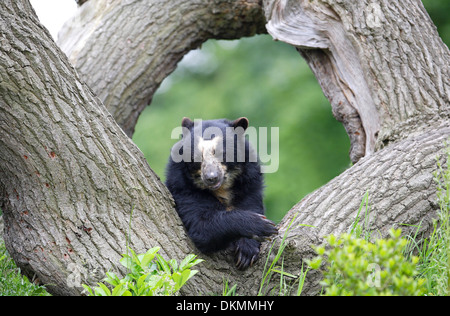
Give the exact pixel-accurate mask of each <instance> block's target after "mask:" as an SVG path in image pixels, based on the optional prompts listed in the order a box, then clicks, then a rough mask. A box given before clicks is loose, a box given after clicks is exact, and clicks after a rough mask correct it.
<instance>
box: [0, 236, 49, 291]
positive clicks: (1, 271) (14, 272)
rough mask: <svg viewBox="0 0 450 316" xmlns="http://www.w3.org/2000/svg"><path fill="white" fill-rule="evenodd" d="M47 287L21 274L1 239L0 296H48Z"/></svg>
mask: <svg viewBox="0 0 450 316" xmlns="http://www.w3.org/2000/svg"><path fill="white" fill-rule="evenodd" d="M48 295H50V294H48V293H47V292H46V291H45V287H43V286H38V285H36V284H34V283H32V282H30V281H29V280H28V278H27V277H25V276H23V275H21V274H20V269H19V268H17V266H16V264H15V263H14V261H13V260H12V259H11V257H10V256H9V254H8V252H7V250H6V247H5V243H4V242H3V240H2V239H0V296H48Z"/></svg>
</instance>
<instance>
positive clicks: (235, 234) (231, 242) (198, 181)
mask: <svg viewBox="0 0 450 316" xmlns="http://www.w3.org/2000/svg"><path fill="white" fill-rule="evenodd" d="M181 126H182V131H183V135H182V138H181V140H180V141H179V142H177V143H176V144H175V145H174V146H173V148H172V151H171V155H170V158H169V162H168V165H167V170H166V172H167V180H166V185H167V187H168V189H169V191H170V192H171V193H172V195H173V198H174V199H175V203H176V210H177V212H178V214H179V216H180V218H181V220H182V222H183V224H184V226H185V227H186V230H187V232H188V235H189V237H190V238H191V239H192V241H193V242H194V244H195V246H196V247H197V248H198V249H199V250H200V251H201V252H203V253H206V254H207V253H213V252H217V251H220V250H224V249H229V248H231V247H233V248H234V253H235V264H236V267H237V268H238V269H246V268H247V267H249V266H251V265H252V264H253V263H254V262H255V261H256V260H257V258H258V254H259V251H260V249H259V248H260V245H261V244H260V241H263V240H266V239H268V237H269V236H271V235H273V234H275V233H277V229H276V227H275V224H274V223H272V222H271V221H270V220H268V219H267V218H266V217H265V216H264V205H263V196H262V194H263V176H262V174H261V170H260V164H259V162H258V159H257V156H256V154H255V152H254V150H253V149H252V148H251V147H250V144H249V142H248V140H246V138H245V135H244V131H245V130H246V129H247V127H248V119H247V118H245V117H242V118H239V119H237V120H235V121H228V120H225V119H220V120H210V121H201V120H198V121H197V120H195V122H193V121H192V120H190V119H188V118H183V121H182V123H181Z"/></svg>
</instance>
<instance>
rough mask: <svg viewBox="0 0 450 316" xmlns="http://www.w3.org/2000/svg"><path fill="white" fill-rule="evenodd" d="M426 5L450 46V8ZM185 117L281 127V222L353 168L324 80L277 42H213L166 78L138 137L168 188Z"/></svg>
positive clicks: (270, 187) (272, 179)
mask: <svg viewBox="0 0 450 316" xmlns="http://www.w3.org/2000/svg"><path fill="white" fill-rule="evenodd" d="M423 3H424V4H425V6H426V8H427V10H428V12H429V13H430V16H431V17H432V18H433V21H435V23H436V24H437V26H438V31H439V32H440V35H441V37H442V38H443V39H444V41H445V42H446V43H447V45H448V43H449V40H450V18H449V15H450V1H448V0H424V1H423ZM184 116H187V117H190V118H191V119H195V118H197V119H204V120H207V119H216V118H228V119H236V118H238V117H240V116H246V117H247V118H248V119H249V121H250V125H251V126H254V127H256V128H258V127H268V128H269V130H270V127H279V136H280V137H279V168H278V171H277V172H275V173H269V174H265V183H266V190H265V199H264V203H265V205H266V214H267V216H268V217H269V218H270V219H272V220H274V221H276V222H278V221H279V220H281V219H282V217H283V216H284V214H285V213H286V212H287V211H288V210H289V209H290V208H291V207H292V206H293V205H294V204H295V203H297V202H298V201H300V200H301V199H302V198H303V197H304V196H305V195H307V194H308V193H310V192H312V191H314V190H315V189H317V188H318V187H320V186H322V185H324V184H325V183H327V182H328V181H329V180H331V179H332V178H333V177H335V176H337V175H339V174H340V173H341V172H342V171H344V170H345V169H346V168H348V167H349V165H350V160H349V157H348V151H349V146H350V143H349V140H348V137H347V134H346V133H345V130H344V127H343V126H342V124H340V123H339V122H337V121H336V120H335V119H334V117H333V116H332V114H331V107H330V104H329V102H328V100H327V99H326V98H325V97H324V95H323V93H322V90H321V89H320V86H319V84H318V83H317V80H316V79H315V77H314V76H313V74H312V73H311V71H310V69H309V68H308V66H307V64H306V63H305V61H304V60H303V59H302V58H301V57H300V55H299V54H298V53H297V51H296V50H295V49H294V48H293V47H291V46H289V45H287V44H284V43H281V42H274V41H273V40H272V38H271V37H270V36H269V35H259V36H255V37H252V38H246V39H241V40H238V41H213V40H210V41H208V42H206V43H205V44H204V45H203V47H202V48H201V49H200V50H196V51H194V52H191V53H190V54H188V55H187V56H185V58H184V59H183V61H182V62H181V63H180V64H179V66H178V67H177V69H176V71H175V72H174V73H172V74H171V75H170V76H169V77H168V78H166V79H165V81H164V82H163V84H162V85H161V87H160V88H159V90H158V91H157V93H156V94H155V96H154V98H153V101H152V104H151V106H150V107H147V109H146V110H145V111H144V112H143V113H142V114H141V116H140V118H139V121H138V124H137V126H136V132H135V134H134V136H133V140H134V142H135V143H136V144H137V145H138V146H139V148H140V149H141V150H142V151H143V153H144V155H145V157H146V158H147V160H148V162H149V165H150V166H151V167H152V169H153V170H154V171H155V172H156V173H157V174H158V175H159V176H160V177H161V179H162V180H163V181H164V180H165V165H166V163H167V159H168V157H169V154H170V148H171V147H172V145H173V144H174V143H175V142H176V140H174V139H171V138H170V135H171V132H172V129H173V128H174V127H176V126H179V125H180V123H181V119H182V118H183V117H184ZM269 140H270V134H269ZM269 149H270V145H269Z"/></svg>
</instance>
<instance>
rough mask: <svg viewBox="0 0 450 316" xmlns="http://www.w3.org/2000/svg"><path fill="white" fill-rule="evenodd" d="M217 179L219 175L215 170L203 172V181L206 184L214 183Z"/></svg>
mask: <svg viewBox="0 0 450 316" xmlns="http://www.w3.org/2000/svg"><path fill="white" fill-rule="evenodd" d="M218 181H219V175H218V174H217V172H215V171H210V172H207V173H206V174H205V182H206V184H208V185H214V184H216V183H217V182H218Z"/></svg>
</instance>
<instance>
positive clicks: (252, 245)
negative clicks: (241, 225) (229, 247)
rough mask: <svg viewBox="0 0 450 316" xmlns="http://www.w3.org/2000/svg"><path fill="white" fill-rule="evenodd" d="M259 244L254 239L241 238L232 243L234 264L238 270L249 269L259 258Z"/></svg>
mask: <svg viewBox="0 0 450 316" xmlns="http://www.w3.org/2000/svg"><path fill="white" fill-rule="evenodd" d="M260 246H261V243H260V242H259V241H257V240H255V239H248V238H241V239H239V240H237V241H236V242H235V243H234V247H235V248H234V263H235V265H236V267H237V268H238V269H239V270H245V269H247V268H248V267H251V266H252V265H253V263H254V262H256V260H258V258H259V251H260Z"/></svg>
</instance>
